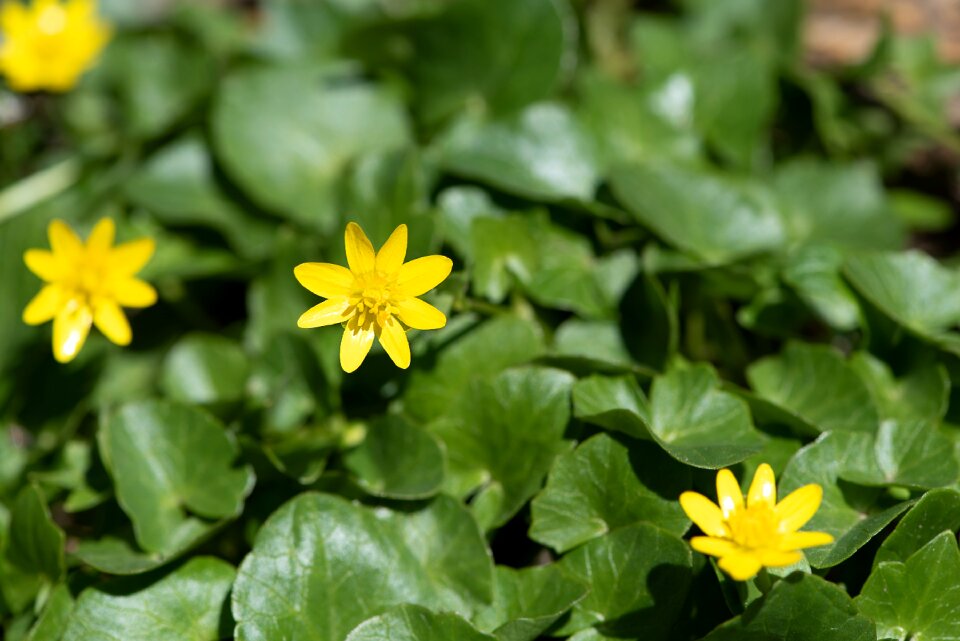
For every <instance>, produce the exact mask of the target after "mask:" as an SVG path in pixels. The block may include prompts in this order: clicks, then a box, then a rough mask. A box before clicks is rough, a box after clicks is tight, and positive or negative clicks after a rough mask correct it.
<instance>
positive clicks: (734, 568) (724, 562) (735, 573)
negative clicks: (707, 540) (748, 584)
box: [717, 552, 761, 581]
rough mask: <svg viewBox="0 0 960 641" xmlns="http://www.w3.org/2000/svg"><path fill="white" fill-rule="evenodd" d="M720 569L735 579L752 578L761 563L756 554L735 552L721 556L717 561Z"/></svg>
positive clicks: (744, 579)
mask: <svg viewBox="0 0 960 641" xmlns="http://www.w3.org/2000/svg"><path fill="white" fill-rule="evenodd" d="M717 565H719V566H720V569H721V570H723V571H724V572H726V573H727V574H729V575H730V577H731V578H733V579H734V580H736V581H746V580H747V579H752V578H753V577H755V576H756V575H757V572H759V571H760V567H761V563H760V559H759V558H757V555H756V554H752V553H750V552H737V553H735V554H730V555H728V556H725V557H723V558H722V559H720V561H719V562H718V563H717Z"/></svg>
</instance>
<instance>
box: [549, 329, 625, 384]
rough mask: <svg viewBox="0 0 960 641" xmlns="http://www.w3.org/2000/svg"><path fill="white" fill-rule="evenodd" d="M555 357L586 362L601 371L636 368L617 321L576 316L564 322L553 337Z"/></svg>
mask: <svg viewBox="0 0 960 641" xmlns="http://www.w3.org/2000/svg"><path fill="white" fill-rule="evenodd" d="M552 354H553V355H555V356H557V357H559V358H564V359H568V360H576V361H581V362H586V363H587V365H588V367H590V368H593V369H596V370H600V371H604V370H610V369H612V370H613V371H619V370H622V369H633V365H632V359H631V358H630V353H629V352H628V351H627V346H626V345H624V343H623V334H622V332H621V331H620V327H619V325H618V324H617V323H616V322H614V321H585V320H580V319H579V318H576V317H574V318H570V319H568V320H566V321H564V322H563V323H561V324H560V326H559V327H557V331H556V333H554V335H553V351H552Z"/></svg>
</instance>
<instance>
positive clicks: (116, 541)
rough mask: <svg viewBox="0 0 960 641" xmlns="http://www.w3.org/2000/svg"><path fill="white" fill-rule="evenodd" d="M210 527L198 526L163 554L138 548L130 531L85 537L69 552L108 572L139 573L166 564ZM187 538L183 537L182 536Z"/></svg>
mask: <svg viewBox="0 0 960 641" xmlns="http://www.w3.org/2000/svg"><path fill="white" fill-rule="evenodd" d="M211 532H212V531H211V530H209V529H208V530H202V529H200V528H198V533H197V535H196V538H193V539H192V540H185V541H184V542H183V543H182V544H181V545H180V546H178V547H175V548H172V549H170V550H169V551H167V552H164V553H157V552H143V551H142V550H138V549H137V548H136V545H135V543H134V541H133V540H132V538H133V537H132V534H131V535H130V536H127V537H123V538H121V537H116V536H105V537H103V538H102V539H96V540H94V539H84V540H82V541H80V543H79V544H78V545H77V549H76V550H75V551H74V552H73V554H72V555H71V556H72V557H74V558H76V559H77V560H79V561H81V562H82V563H85V564H87V565H89V566H90V567H92V568H94V569H96V570H99V571H100V572H106V573H107V574H120V575H129V574H142V573H144V572H149V571H151V570H155V569H157V568H159V567H161V566H163V565H166V564H167V563H169V562H170V561H172V560H173V559H175V558H177V557H179V556H181V555H182V554H183V553H185V552H186V551H187V550H189V549H190V548H191V547H192V546H194V545H196V544H197V543H199V542H200V541H202V540H203V539H204V538H206V537H207V536H209V534H210V533H211ZM185 538H186V537H185Z"/></svg>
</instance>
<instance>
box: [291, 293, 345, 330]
mask: <svg viewBox="0 0 960 641" xmlns="http://www.w3.org/2000/svg"><path fill="white" fill-rule="evenodd" d="M351 310H352V308H351V307H350V300H349V299H348V298H347V297H346V296H338V297H337V298H331V299H329V300H325V301H323V302H322V303H320V304H319V305H314V306H313V307H311V308H310V309H308V310H307V311H305V312H304V313H303V314H301V315H300V318H298V319H297V327H302V328H304V329H310V328H312V327H325V326H327V325H336V324H337V323H342V322H344V321H345V320H348V319H349V318H350V314H349V312H350V311H351Z"/></svg>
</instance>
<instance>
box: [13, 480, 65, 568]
mask: <svg viewBox="0 0 960 641" xmlns="http://www.w3.org/2000/svg"><path fill="white" fill-rule="evenodd" d="M65 543H66V536H65V535H64V533H63V530H61V529H60V527H59V526H57V524H56V523H54V522H53V519H52V518H51V517H50V511H49V509H48V508H47V501H46V499H45V498H44V496H43V492H41V490H40V488H39V486H37V485H36V484H30V485H27V486H26V487H24V488H23V489H22V490H20V493H19V494H18V495H17V498H16V500H15V501H14V504H13V509H12V510H11V514H10V540H9V542H8V543H7V558H8V559H10V560H11V561H12V562H13V563H14V564H16V565H17V566H18V567H19V568H20V569H21V570H23V571H25V572H32V573H36V574H42V575H44V576H45V577H46V578H47V579H48V580H50V581H54V582H56V581H57V580H59V579H60V577H61V576H62V575H63V573H64V572H65V571H66V562H65V561H64V545H65Z"/></svg>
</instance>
